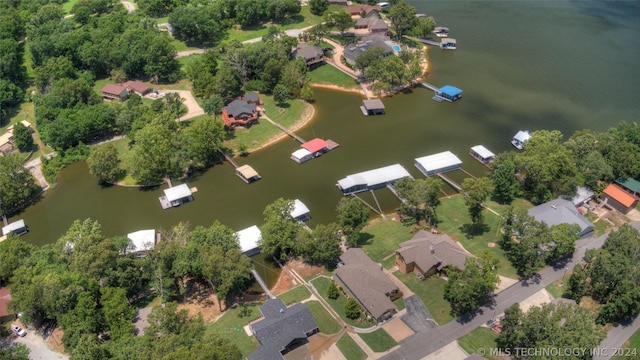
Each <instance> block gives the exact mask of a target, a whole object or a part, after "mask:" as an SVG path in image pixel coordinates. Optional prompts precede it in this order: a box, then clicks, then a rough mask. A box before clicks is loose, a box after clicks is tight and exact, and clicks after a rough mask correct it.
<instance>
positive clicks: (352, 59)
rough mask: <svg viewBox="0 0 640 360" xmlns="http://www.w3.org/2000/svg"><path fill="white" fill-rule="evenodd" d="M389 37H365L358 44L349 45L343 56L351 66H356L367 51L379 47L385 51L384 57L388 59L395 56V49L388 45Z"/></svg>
mask: <svg viewBox="0 0 640 360" xmlns="http://www.w3.org/2000/svg"><path fill="white" fill-rule="evenodd" d="M387 41H389V37H387V36H383V35H370V36H364V37H363V38H362V39H361V40H360V41H359V42H358V43H356V44H351V45H347V46H345V48H344V52H343V53H342V55H343V56H344V59H345V61H346V62H347V63H348V64H349V65H352V66H353V65H355V64H356V60H357V59H358V57H359V56H360V55H362V54H363V53H364V52H365V51H367V50H368V49H370V48H373V47H379V48H381V49H382V50H383V53H382V56H383V57H387V56H389V55H392V54H393V48H392V47H391V45H389V44H388V43H387Z"/></svg>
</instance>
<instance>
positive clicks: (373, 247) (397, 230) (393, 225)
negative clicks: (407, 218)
mask: <svg viewBox="0 0 640 360" xmlns="http://www.w3.org/2000/svg"><path fill="white" fill-rule="evenodd" d="M411 236H413V234H411V228H410V227H409V226H406V225H404V224H403V223H402V222H400V221H393V220H383V219H376V220H374V221H373V222H371V223H370V224H369V225H367V226H366V227H365V228H364V229H363V230H362V233H361V234H360V239H359V241H358V245H360V246H362V249H363V250H364V252H365V253H367V255H369V257H370V258H371V260H373V261H374V262H376V263H383V265H384V267H385V268H387V269H389V268H391V267H393V264H394V257H393V256H391V257H390V258H388V259H387V260H386V261H385V260H384V258H385V257H387V256H389V255H392V254H393V253H394V252H395V251H396V250H397V249H398V247H399V244H400V243H402V242H405V241H407V240H409V239H411Z"/></svg>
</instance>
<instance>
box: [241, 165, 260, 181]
mask: <svg viewBox="0 0 640 360" xmlns="http://www.w3.org/2000/svg"><path fill="white" fill-rule="evenodd" d="M236 175H238V177H239V178H240V179H242V181H244V182H246V183H247V184H249V183H252V182H254V181H256V180H260V179H261V177H260V174H258V172H257V171H255V170H254V169H253V168H252V167H251V166H250V165H242V166H239V167H237V168H236Z"/></svg>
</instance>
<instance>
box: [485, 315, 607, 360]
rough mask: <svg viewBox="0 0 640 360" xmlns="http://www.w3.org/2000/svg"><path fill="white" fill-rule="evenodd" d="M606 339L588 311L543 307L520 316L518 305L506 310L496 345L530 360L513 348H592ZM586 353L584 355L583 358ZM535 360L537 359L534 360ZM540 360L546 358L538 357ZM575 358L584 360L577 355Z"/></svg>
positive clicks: (516, 356)
mask: <svg viewBox="0 0 640 360" xmlns="http://www.w3.org/2000/svg"><path fill="white" fill-rule="evenodd" d="M605 337H606V331H605V330H604V329H603V328H602V327H600V326H598V325H596V324H595V322H594V316H593V315H592V314H591V313H590V312H589V310H588V309H586V308H583V307H581V306H575V305H570V304H564V303H560V304H543V305H542V306H533V307H531V308H529V311H528V312H527V313H526V314H523V313H522V311H521V310H520V308H519V305H518V304H514V305H512V306H510V307H509V308H507V310H506V311H505V316H504V319H503V320H502V333H501V334H500V335H499V336H498V338H497V339H496V343H497V344H498V346H499V347H500V348H501V349H503V350H505V349H510V350H511V354H512V356H513V357H514V358H516V359H525V358H530V357H529V354H526V353H516V352H515V349H518V348H521V349H536V350H539V351H540V352H542V351H543V350H550V349H594V348H596V347H597V346H598V344H600V342H601V341H602V340H603V339H604V338H605ZM588 355H589V354H588V353H587V354H586V356H588ZM536 358H537V357H536ZM539 358H540V359H542V358H546V357H539ZM576 358H583V357H582V356H577V357H576Z"/></svg>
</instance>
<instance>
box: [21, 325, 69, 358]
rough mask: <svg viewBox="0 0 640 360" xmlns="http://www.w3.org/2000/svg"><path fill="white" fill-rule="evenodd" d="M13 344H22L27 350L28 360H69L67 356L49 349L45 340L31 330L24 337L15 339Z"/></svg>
mask: <svg viewBox="0 0 640 360" xmlns="http://www.w3.org/2000/svg"><path fill="white" fill-rule="evenodd" d="M14 342H15V343H18V344H23V345H25V346H26V347H27V349H29V359H31V360H64V359H69V357H68V356H66V355H64V354H60V353H57V352H55V351H53V350H51V349H49V348H48V347H47V344H46V342H45V340H44V339H43V338H42V337H41V336H40V335H38V334H36V333H35V332H33V330H31V331H29V332H28V333H27V336H25V337H19V338H16V339H15V340H14Z"/></svg>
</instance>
